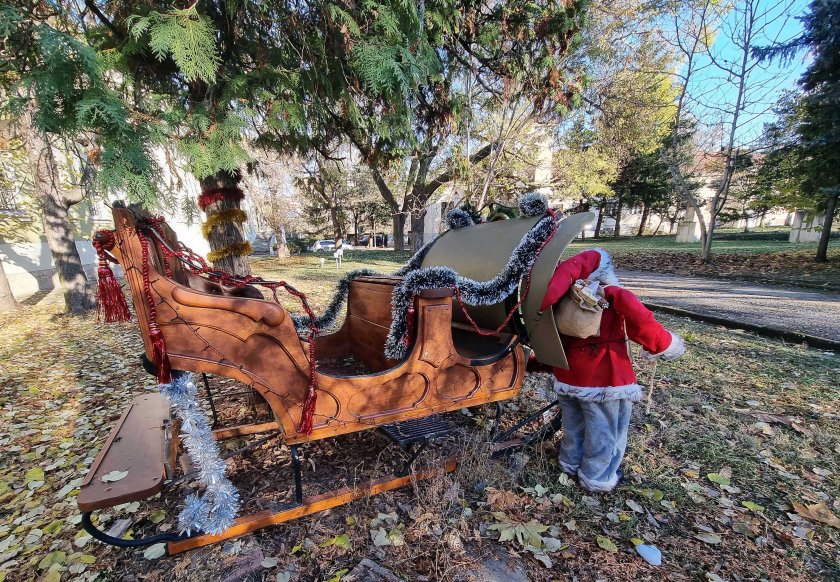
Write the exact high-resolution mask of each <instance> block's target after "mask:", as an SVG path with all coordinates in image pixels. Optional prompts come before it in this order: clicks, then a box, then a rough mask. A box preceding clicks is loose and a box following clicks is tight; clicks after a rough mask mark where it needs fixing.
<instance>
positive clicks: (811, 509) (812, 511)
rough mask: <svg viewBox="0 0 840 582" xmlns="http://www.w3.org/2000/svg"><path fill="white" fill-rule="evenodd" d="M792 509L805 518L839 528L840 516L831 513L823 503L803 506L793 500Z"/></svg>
mask: <svg viewBox="0 0 840 582" xmlns="http://www.w3.org/2000/svg"><path fill="white" fill-rule="evenodd" d="M793 509H794V511H796V513H798V514H799V515H801V516H802V517H804V518H805V519H811V520H813V521H818V522H820V523H824V524H827V525H830V526H831V527H836V528H838V529H840V518H838V517H837V516H836V515H834V514H833V513H831V510H830V509H828V507H827V506H826V504H825V503H814V504H813V505H808V506H805V505H802V504H801V503H797V502H796V501H794V502H793Z"/></svg>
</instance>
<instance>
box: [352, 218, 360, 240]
mask: <svg viewBox="0 0 840 582" xmlns="http://www.w3.org/2000/svg"><path fill="white" fill-rule="evenodd" d="M353 246H354V247H357V246H359V214H358V213H357V212H354V213H353Z"/></svg>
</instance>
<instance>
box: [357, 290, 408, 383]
mask: <svg viewBox="0 0 840 582" xmlns="http://www.w3.org/2000/svg"><path fill="white" fill-rule="evenodd" d="M400 281H402V279H400V278H399V277H359V278H358V279H356V280H354V281H352V282H351V283H350V289H349V294H348V297H347V321H346V322H345V324H344V328H345V330H346V333H347V337H348V343H349V348H350V351H351V353H353V355H355V356H356V357H357V358H358V359H360V360H362V361H363V362H365V363H366V364H367V365H368V366H369V367H370V368H371V369H373V370H376V371H379V370H385V369H387V368H390V367H391V366H393V365H395V364H396V361H395V360H390V359H388V358H386V357H385V352H384V350H385V338H386V337H387V336H388V330H389V329H390V327H391V297H392V296H393V294H394V287H396V286H397V285H398V284H399V283H400Z"/></svg>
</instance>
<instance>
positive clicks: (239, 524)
mask: <svg viewBox="0 0 840 582" xmlns="http://www.w3.org/2000/svg"><path fill="white" fill-rule="evenodd" d="M457 461H458V459H457V457H450V458H448V459H446V460H445V461H443V462H442V463H441V464H440V465H439V466H433V467H426V468H424V469H422V470H420V471H418V472H416V473H415V474H413V475H406V476H402V477H398V476H396V475H388V476H387V477H382V478H381V479H375V480H372V481H368V482H366V483H363V484H360V485H358V486H356V487H342V488H341V489H337V490H335V491H330V492H329V493H324V494H321V495H315V496H314V497H309V498H307V499H304V501H303V503H302V504H301V505H298V506H297V507H292V508H291V509H286V510H283V511H277V512H271V511H260V512H259V513H254V514H252V515H246V516H243V517H240V518H239V519H237V520H236V522H235V523H234V525H233V526H232V527H230V528H229V529H227V530H225V531H224V532H222V533H221V534H219V535H209V534H207V535H201V536H196V537H194V538H189V539H186V540H182V541H177V542H169V543H168V544H167V550H168V552H169V554H170V555H172V554H179V553H181V552H186V551H188V550H193V549H195V548H200V547H202V546H206V545H209V544H214V543H216V542H220V541H223V540H229V539H232V538H238V537H240V536H243V535H246V534H249V533H251V532H253V531H256V530H258V529H262V528H264V527H269V526H272V525H278V524H281V523H283V522H286V521H291V520H293V519H298V518H300V517H303V516H306V515H312V514H313V513H318V512H319V511H324V510H326V509H332V508H333V507H338V506H339V505H345V504H347V503H350V502H351V501H356V500H357V499H362V498H363V497H368V496H371V495H376V494H377V493H384V492H385V491H392V490H394V489H399V488H400V487H405V486H406V485H408V484H410V483H411V482H412V481H413V480H418V481H419V480H422V479H429V478H431V477H434V476H435V475H440V474H443V473H451V472H453V471H454V470H455V468H456V467H457Z"/></svg>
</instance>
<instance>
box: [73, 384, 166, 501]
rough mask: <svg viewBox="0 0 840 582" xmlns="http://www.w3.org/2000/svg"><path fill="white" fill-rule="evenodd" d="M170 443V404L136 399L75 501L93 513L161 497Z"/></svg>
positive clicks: (152, 396)
mask: <svg viewBox="0 0 840 582" xmlns="http://www.w3.org/2000/svg"><path fill="white" fill-rule="evenodd" d="M172 443H173V435H172V425H171V423H170V420H169V404H168V403H167V401H166V400H165V399H164V398H163V396H161V395H160V394H156V393H155V394H143V395H140V396H137V397H136V398H135V399H134V401H133V402H132V403H131V404H130V405H129V407H128V408H127V409H126V411H125V412H124V413H123V415H122V417H120V419H119V421H118V422H117V424H116V426H115V427H114V428H113V430H111V434H110V435H109V436H108V440H107V441H105V446H103V447H102V450H101V451H100V452H99V455H98V456H97V457H96V460H95V461H94V462H93V465H92V466H91V468H90V471H89V472H88V474H87V476H86V477H85V480H84V482H83V483H82V487H81V491H80V493H79V496H78V497H77V498H76V502H77V503H78V505H79V509H80V510H81V511H82V512H84V513H89V512H91V511H96V510H99V509H105V508H108V507H113V506H115V505H119V504H121V503H128V502H131V501H140V500H141V499H147V498H149V497H151V496H152V495H155V494H156V493H159V492H160V490H161V489H162V488H163V482H164V479H165V478H166V477H167V473H168V472H169V471H168V466H169V461H170V452H171V450H172V446H174V445H173V444H172Z"/></svg>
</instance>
